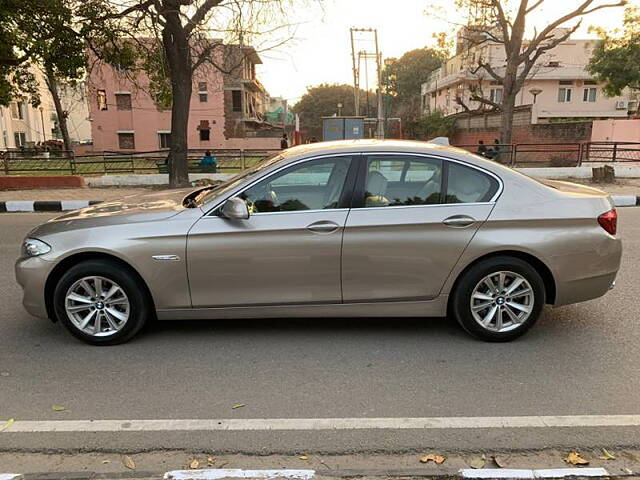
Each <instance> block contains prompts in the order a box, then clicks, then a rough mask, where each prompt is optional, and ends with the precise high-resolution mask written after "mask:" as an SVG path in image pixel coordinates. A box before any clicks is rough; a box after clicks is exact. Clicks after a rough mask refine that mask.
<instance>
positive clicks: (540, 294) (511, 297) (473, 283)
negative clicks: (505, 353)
mask: <svg viewBox="0 0 640 480" xmlns="http://www.w3.org/2000/svg"><path fill="white" fill-rule="evenodd" d="M544 304H545V288H544V282H543V280H542V278H541V277H540V274H539V273H538V272H537V271H536V269H535V268H533V267H532V266H531V265H530V264H529V263H527V262H525V261H524V260H521V259H519V258H514V257H493V258H489V259H486V260H483V261H480V262H479V263H477V264H476V265H474V266H472V267H471V268H470V269H469V270H468V271H467V272H465V273H464V275H463V277H462V278H461V279H460V281H459V283H458V285H457V287H456V289H455V291H454V293H453V296H452V303H451V310H452V312H453V315H454V316H455V318H456V319H457V320H458V322H459V323H460V325H461V326H462V327H463V328H464V329H465V330H466V331H467V332H469V333H470V334H471V335H473V336H475V337H477V338H480V339H482V340H487V341H494V342H504V341H509V340H513V339H515V338H517V337H519V336H520V335H523V334H524V333H525V332H526V331H527V330H529V328H531V327H532V326H533V324H534V323H535V322H536V321H537V320H538V318H539V317H540V314H541V312H542V309H543V307H544Z"/></svg>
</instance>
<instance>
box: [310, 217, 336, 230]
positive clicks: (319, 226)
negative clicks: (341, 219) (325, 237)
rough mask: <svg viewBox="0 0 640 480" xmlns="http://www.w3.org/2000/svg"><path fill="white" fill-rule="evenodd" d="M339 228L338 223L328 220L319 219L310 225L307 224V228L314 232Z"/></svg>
mask: <svg viewBox="0 0 640 480" xmlns="http://www.w3.org/2000/svg"><path fill="white" fill-rule="evenodd" d="M339 228H340V225H338V224H337V223H335V222H330V221H328V220H320V221H319V222H314V223H312V224H311V225H307V230H310V231H312V232H314V233H332V232H335V231H336V230H338V229H339Z"/></svg>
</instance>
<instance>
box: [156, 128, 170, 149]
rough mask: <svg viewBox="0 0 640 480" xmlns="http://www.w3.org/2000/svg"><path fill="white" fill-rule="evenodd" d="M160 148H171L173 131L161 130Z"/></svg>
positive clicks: (159, 134) (159, 135)
mask: <svg viewBox="0 0 640 480" xmlns="http://www.w3.org/2000/svg"><path fill="white" fill-rule="evenodd" d="M158 138H159V140H160V148H171V133H168V132H159V133H158Z"/></svg>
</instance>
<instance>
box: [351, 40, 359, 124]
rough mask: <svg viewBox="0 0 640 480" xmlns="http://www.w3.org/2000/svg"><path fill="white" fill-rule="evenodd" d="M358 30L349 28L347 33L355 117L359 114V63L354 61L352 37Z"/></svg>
mask: <svg viewBox="0 0 640 480" xmlns="http://www.w3.org/2000/svg"><path fill="white" fill-rule="evenodd" d="M356 31H358V29H356V28H350V29H349V33H350V34H351V60H352V61H353V96H354V105H355V114H356V117H357V116H359V115H360V95H359V92H360V71H359V68H358V67H359V65H358V63H359V62H358V63H356V49H355V41H354V39H353V34H354V33H355V32H356Z"/></svg>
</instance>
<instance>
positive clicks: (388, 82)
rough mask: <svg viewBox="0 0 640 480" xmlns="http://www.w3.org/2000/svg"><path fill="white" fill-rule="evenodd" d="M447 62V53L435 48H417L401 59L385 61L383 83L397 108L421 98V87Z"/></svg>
mask: <svg viewBox="0 0 640 480" xmlns="http://www.w3.org/2000/svg"><path fill="white" fill-rule="evenodd" d="M444 60H446V53H445V52H444V51H442V50H436V49H433V48H427V47H425V48H417V49H415V50H411V51H409V52H406V53H405V54H404V55H402V57H400V58H389V59H387V60H385V68H384V70H383V83H384V84H385V87H386V90H387V93H388V94H389V95H391V96H392V98H393V103H394V105H395V106H396V108H397V106H399V105H402V104H404V103H407V102H409V101H411V100H412V99H414V98H415V97H418V98H419V97H420V87H421V85H422V84H423V83H424V82H426V81H427V79H428V78H429V75H430V74H431V72H433V71H434V70H436V69H437V68H439V67H440V65H442V62H443V61H444Z"/></svg>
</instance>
